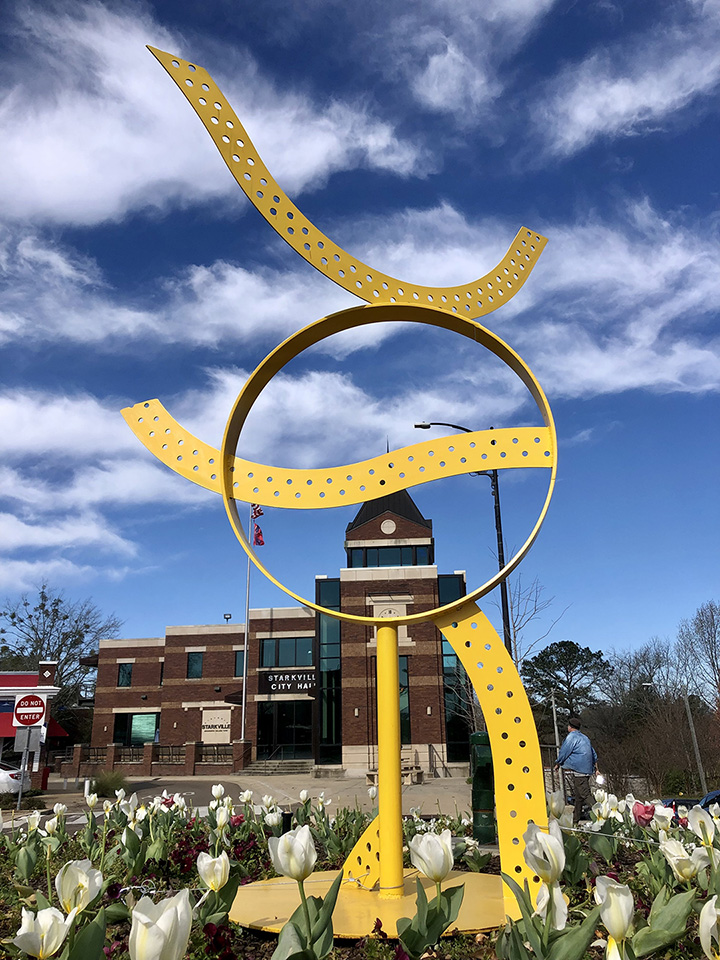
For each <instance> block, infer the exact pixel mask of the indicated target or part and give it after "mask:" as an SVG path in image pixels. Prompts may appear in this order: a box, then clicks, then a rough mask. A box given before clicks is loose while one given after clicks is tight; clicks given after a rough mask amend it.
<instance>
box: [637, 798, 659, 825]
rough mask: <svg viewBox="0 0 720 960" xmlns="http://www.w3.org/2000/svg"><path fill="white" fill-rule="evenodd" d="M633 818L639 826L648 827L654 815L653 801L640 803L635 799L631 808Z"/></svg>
mask: <svg viewBox="0 0 720 960" xmlns="http://www.w3.org/2000/svg"><path fill="white" fill-rule="evenodd" d="M632 815H633V820H634V821H635V823H636V824H637V825H638V826H639V827H649V826H650V822H651V820H652V818H653V817H654V816H655V804H654V803H640V801H639V800H636V801H635V803H634V804H633V808H632Z"/></svg>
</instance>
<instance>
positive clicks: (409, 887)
mask: <svg viewBox="0 0 720 960" xmlns="http://www.w3.org/2000/svg"><path fill="white" fill-rule="evenodd" d="M336 876H337V872H324V873H314V874H313V875H312V876H311V877H309V878H308V879H307V880H306V881H305V892H306V894H307V895H308V896H316V897H324V896H325V894H326V893H327V891H328V890H329V889H330V884H331V883H332V882H333V880H334V879H335V877H336ZM417 877H418V872H417V870H405V889H404V892H403V896H401V897H397V898H393V899H385V898H383V897H381V896H380V894H379V893H378V891H377V890H364V889H362V888H361V887H359V886H358V885H357V884H356V883H353V882H346V883H344V884H343V885H342V886H341V887H340V893H339V895H338V900H337V904H336V906H335V912H334V913H333V930H334V933H335V936H336V937H346V938H348V939H352V940H359V939H360V938H361V937H366V936H367V935H368V934H369V933H370V932H371V931H372V929H373V927H374V926H375V920H376V919H377V918H379V919H380V920H381V921H382V927H383V930H384V931H385V933H387V934H388V936H390V937H394V936H395V935H396V927H395V923H396V921H397V920H399V919H400V917H413V916H415V899H416V896H417V893H416V888H415V881H416V879H417ZM420 879H421V882H422V884H423V887H424V888H425V893H426V894H427V897H428V899H432V897H434V896H435V884H434V883H432V882H431V881H430V880H427V879H426V878H425V877H421V878H420ZM461 883H464V884H465V896H464V897H463V902H462V906H461V908H460V914H459V916H458V918H457V921H456V923H455V924H453V926H452V928H451V931H449V932H459V933H481V932H482V931H484V930H495V929H497V928H498V927H500V926H502V925H503V924H504V923H505V917H506V904H505V903H504V901H503V889H502V881H501V880H500V877H495V876H490V875H488V874H484V873H460V872H457V871H454V870H453V872H452V873H451V874H450V875H449V876H448V878H447V880H445V881H444V882H443V889H444V890H445V889H447V888H448V887H454V886H458V885H459V884H461ZM299 905H300V893H299V891H298V885H297V883H295V881H294V880H287V879H286V878H285V877H278V878H275V879H273V880H259V881H258V882H257V883H249V884H247V885H246V886H244V887H240V889H239V890H238V892H237V896H236V898H235V902H234V903H233V906H232V910H231V911H230V919H231V920H232V921H233V922H234V923H239V924H240V925H241V926H243V927H250V928H251V929H253V930H264V931H266V932H268V933H279V932H280V930H281V929H282V927H283V926H284V924H285V923H286V921H287V920H288V918H289V917H290V916H291V914H292V913H294V911H295V910H296V908H297V907H298V906H299ZM510 906H511V905H510V904H507V907H510ZM512 907H515V903H514V901H513V904H512ZM507 912H510V911H509V910H508V911H507ZM512 912H513V913H515V910H513V911H512Z"/></svg>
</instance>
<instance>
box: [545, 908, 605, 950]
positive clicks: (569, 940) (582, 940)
mask: <svg viewBox="0 0 720 960" xmlns="http://www.w3.org/2000/svg"><path fill="white" fill-rule="evenodd" d="M599 916H600V907H594V908H593V909H592V910H591V911H590V913H589V914H588V915H587V916H586V917H585V919H584V920H583V922H582V923H581V924H579V925H578V926H577V927H565V929H564V930H559V931H557V932H558V934H559V936H558V937H557V939H555V940H554V941H553V943H552V945H551V947H550V949H549V950H548V953H547V960H580V958H581V957H583V956H584V955H585V953H586V951H587V949H588V947H589V946H590V944H591V943H592V941H593V940H594V939H595V928H596V926H597V922H598V918H599Z"/></svg>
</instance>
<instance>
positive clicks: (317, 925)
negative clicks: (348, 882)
mask: <svg viewBox="0 0 720 960" xmlns="http://www.w3.org/2000/svg"><path fill="white" fill-rule="evenodd" d="M342 876H343V875H342V872H340V873H339V874H338V875H337V876H336V877H335V879H334V880H333V882H332V886H331V887H330V889H329V890H328V892H327V893H326V894H325V898H324V899H323V900H321V901H320V904H321V905H320V909H319V910H318V915H317V919H316V920H315V921H314V922H313V923H312V924H311V932H310V940H311V943H315V942H317V941H318V940H319V938H320V936H321V934H322V933H324V932H325V931H326V930H329V931H330V937H331V938H332V915H333V910H334V909H335V904H336V902H337V898H338V892H339V890H340V884H341V883H342ZM312 899H313V900H315V899H317V898H315V897H313V898H312ZM323 956H324V954H323Z"/></svg>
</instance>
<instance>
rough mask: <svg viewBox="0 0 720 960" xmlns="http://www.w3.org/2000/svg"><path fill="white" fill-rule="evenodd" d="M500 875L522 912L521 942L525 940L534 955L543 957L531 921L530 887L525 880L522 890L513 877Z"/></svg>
mask: <svg viewBox="0 0 720 960" xmlns="http://www.w3.org/2000/svg"><path fill="white" fill-rule="evenodd" d="M501 877H502V878H503V880H504V881H505V883H506V884H507V885H508V886H509V887H510V889H511V890H512V892H513V893H514V894H515V899H516V900H517V902H518V906H519V907H520V912H521V913H522V918H523V933H524V937H523V942H524V941H525V940H527V941H528V943H529V944H530V946H531V947H532V950H533V952H534V954H535V956H536V957H544V956H545V951H544V948H543V944H542V940H541V939H540V935H539V934H538V931H537V928H536V926H535V924H534V922H533V916H532V914H533V907H532V901H531V899H530V888H529V887H528V885H527V880H526V881H525V889H524V890H523V889H522V888H521V887H520V886H519V884H517V883H516V882H515V881H514V880H513V878H512V877H510V876H508V875H507V874H506V873H502V874H501Z"/></svg>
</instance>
